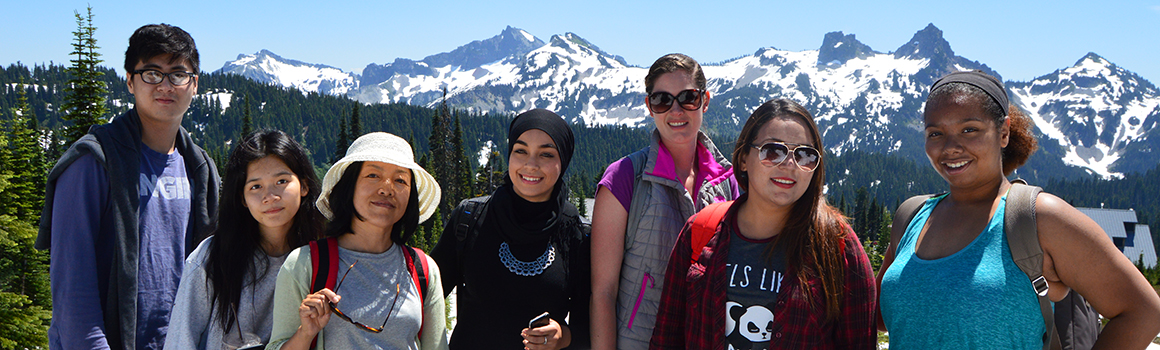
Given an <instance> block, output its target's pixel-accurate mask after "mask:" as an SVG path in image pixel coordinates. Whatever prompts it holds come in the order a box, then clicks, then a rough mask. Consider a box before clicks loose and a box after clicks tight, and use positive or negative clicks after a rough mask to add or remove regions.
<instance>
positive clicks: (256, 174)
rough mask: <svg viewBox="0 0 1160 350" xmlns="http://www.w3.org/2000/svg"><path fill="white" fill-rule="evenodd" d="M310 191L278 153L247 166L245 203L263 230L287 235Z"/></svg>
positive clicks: (243, 193) (282, 235)
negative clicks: (276, 155) (303, 198)
mask: <svg viewBox="0 0 1160 350" xmlns="http://www.w3.org/2000/svg"><path fill="white" fill-rule="evenodd" d="M308 193H309V189H308V188H306V185H305V184H303V183H301V182H299V181H298V176H297V175H294V172H293V171H291V170H290V168H289V167H287V166H286V163H285V162H283V161H282V159H279V158H278V157H275V156H266V157H263V158H261V159H258V160H255V161H253V162H250V164H249V165H248V166H246V183H245V186H244V187H243V189H242V196H244V197H245V200H246V201H245V203H244V204H245V207H246V208H247V209H249V210H250V215H252V216H253V217H254V220H256V221H258V229H259V230H261V231H262V232H263V233H273V234H277V235H278V236H279V237H284V236H285V235H286V233H287V232H289V231H290V226H292V225H293V223H294V215H295V214H297V213H298V207H299V206H300V205H301V204H302V197H305V196H306V195H307V194H308ZM263 236H265V235H263Z"/></svg>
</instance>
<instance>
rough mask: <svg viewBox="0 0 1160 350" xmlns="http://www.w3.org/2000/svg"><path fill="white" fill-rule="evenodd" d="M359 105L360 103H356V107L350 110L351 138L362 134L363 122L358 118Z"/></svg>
mask: <svg viewBox="0 0 1160 350" xmlns="http://www.w3.org/2000/svg"><path fill="white" fill-rule="evenodd" d="M358 105H359V104H358V103H355V104H354V107H353V108H351V110H350V133H349V136H348V137H350V139H351V140H354V139H357V138H358V137H359V136H362V123H361V122H359V120H358V119H359V116H358Z"/></svg>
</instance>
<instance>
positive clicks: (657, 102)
mask: <svg viewBox="0 0 1160 350" xmlns="http://www.w3.org/2000/svg"><path fill="white" fill-rule="evenodd" d="M702 96H705V91H704V90H700V89H688V90H685V91H681V92H678V93H677V95H676V96H673V94H670V93H667V92H664V91H657V92H654V93H652V94H651V95H648V108H649V109H651V110H652V112H653V113H664V112H668V111H669V109H671V108H673V102H676V103H677V104H679V105H681V108H682V109H684V110H686V111H695V110H697V109H699V108H701V101H704V99H703V98H701V97H702Z"/></svg>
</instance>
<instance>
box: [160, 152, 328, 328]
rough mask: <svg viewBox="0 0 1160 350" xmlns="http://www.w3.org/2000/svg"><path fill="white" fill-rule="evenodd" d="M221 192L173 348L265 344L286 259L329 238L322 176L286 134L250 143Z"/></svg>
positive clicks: (188, 281)
mask: <svg viewBox="0 0 1160 350" xmlns="http://www.w3.org/2000/svg"><path fill="white" fill-rule="evenodd" d="M222 187H223V188H222V198H221V206H220V207H219V208H220V212H219V213H218V221H217V228H216V229H215V230H214V232H213V235H212V236H210V237H209V238H206V239H205V240H204V241H202V242H201V244H200V245H198V247H197V249H196V250H194V251H193V253H191V254H190V256H189V258H187V259H186V262H185V271H184V272H183V273H182V275H181V285H180V287H178V290H177V299H176V301H175V302H174V305H173V314H172V317H171V318H172V319H173V320H174V322H170V324H169V334H168V335H167V336H166V338H165V347H166V348H167V349H234V348H240V347H248V346H254V345H260V344H264V343H265V342H266V341H268V340H269V338H270V329H271V327H272V325H273V320H272V319H271V317H270V313H271V307H272V305H273V304H272V301H273V297H274V282H275V281H276V279H277V276H278V270H279V269H280V268H281V267H282V262H283V261H284V260H285V259H286V254H287V253H289V252H290V250H291V249H294V248H297V247H300V246H302V245H304V244H306V243H307V242H310V241H311V240H314V239H317V238H318V237H320V236H321V235H322V224H323V218H322V215H321V214H320V213H318V210H317V209H315V207H314V201H315V199H317V198H318V193H319V190H320V189H321V186H319V183H318V177H317V176H315V175H314V168H313V167H312V166H311V163H310V158H309V157H308V156H307V155H306V150H305V149H304V148H302V146H301V145H299V144H298V143H297V142H294V140H293V139H291V138H290V136H289V135H286V133H284V132H281V131H278V130H259V131H256V132H254V133H251V134H249V135H247V136H246V137H245V138H243V139H242V141H241V142H239V143H238V145H237V146H235V147H234V150H233V152H231V153H230V158H229V161H228V162H227V163H226V171H225V179H224V183H223V186H222Z"/></svg>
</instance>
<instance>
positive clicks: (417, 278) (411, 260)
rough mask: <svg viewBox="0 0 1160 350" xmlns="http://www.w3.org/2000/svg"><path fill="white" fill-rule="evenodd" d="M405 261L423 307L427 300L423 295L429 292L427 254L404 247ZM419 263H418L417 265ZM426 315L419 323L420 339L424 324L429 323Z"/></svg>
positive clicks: (417, 249) (416, 249)
mask: <svg viewBox="0 0 1160 350" xmlns="http://www.w3.org/2000/svg"><path fill="white" fill-rule="evenodd" d="M403 248H404V249H403V252H404V254H403V259H404V260H406V265H407V272H409V273H410V274H411V281H413V282H415V283H414V284H415V289H418V290H419V303H420V305H423V304H424V303H425V302H426V300H427V299H425V298H424V296H423V294H424V293H426V292H427V271H429V270H428V267H427V254H424V253H423V250H422V249H419V248H414V247H407V246H403ZM416 262H417V263H416ZM426 318H427V317H426V315H424V316H423V318H422V319H421V320H422V321H420V323H419V337H420V338H422V337H423V324H425V323H426V322H427V319H426Z"/></svg>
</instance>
